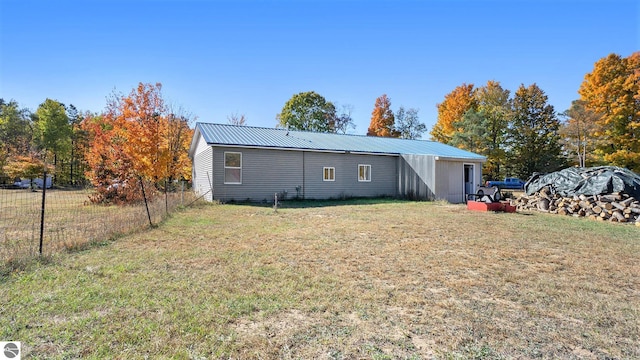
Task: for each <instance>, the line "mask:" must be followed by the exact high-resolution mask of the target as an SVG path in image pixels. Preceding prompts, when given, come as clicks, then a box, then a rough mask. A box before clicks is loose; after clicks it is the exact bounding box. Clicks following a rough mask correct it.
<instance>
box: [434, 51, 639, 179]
mask: <svg viewBox="0 0 640 360" xmlns="http://www.w3.org/2000/svg"><path fill="white" fill-rule="evenodd" d="M578 94H579V95H580V98H579V99H576V100H575V101H573V102H572V104H571V107H570V108H569V109H567V110H566V111H564V112H562V113H556V111H555V110H554V108H553V106H552V105H550V104H548V103H547V100H548V99H547V96H546V95H545V93H544V91H543V90H542V89H540V88H539V87H538V86H537V85H536V84H532V85H529V86H525V85H520V87H519V88H518V89H517V90H516V92H515V93H514V94H513V97H511V96H510V91H509V90H507V89H504V88H503V87H502V86H501V85H500V83H499V82H496V81H489V82H487V84H486V85H484V86H481V87H474V85H473V84H462V85H460V86H458V87H456V88H455V89H454V90H453V91H451V92H450V93H449V94H447V95H446V96H445V98H444V101H443V102H441V103H440V104H438V105H437V106H438V120H437V122H436V124H435V125H434V127H433V129H432V130H431V133H430V134H431V136H432V138H433V139H434V140H437V141H440V142H443V143H446V144H450V145H453V146H456V147H459V148H463V149H467V150H470V151H473V152H476V153H478V154H482V155H484V156H486V157H487V162H486V163H485V165H484V169H483V173H484V174H485V176H486V177H487V178H490V179H498V178H502V177H504V176H511V175H513V176H518V177H521V178H523V179H527V178H528V177H529V176H531V175H532V174H533V173H534V172H543V173H546V172H551V171H556V170H559V169H561V168H563V167H566V166H570V165H576V166H581V167H585V166H597V165H615V166H620V167H625V168H628V169H630V170H633V171H635V172H640V52H636V53H633V54H631V55H630V56H628V57H626V58H625V57H622V56H620V55H617V54H610V55H608V56H607V57H604V58H602V59H600V60H598V61H597V62H596V63H595V65H594V69H593V71H592V72H590V73H588V74H586V75H585V77H584V81H583V82H582V84H581V85H580V88H579V90H578Z"/></svg>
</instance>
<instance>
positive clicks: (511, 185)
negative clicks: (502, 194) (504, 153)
mask: <svg viewBox="0 0 640 360" xmlns="http://www.w3.org/2000/svg"><path fill="white" fill-rule="evenodd" d="M486 186H487V187H492V186H497V187H498V188H500V189H524V181H522V180H520V179H518V178H505V179H504V181H487V185H486Z"/></svg>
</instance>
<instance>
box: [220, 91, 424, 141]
mask: <svg viewBox="0 0 640 360" xmlns="http://www.w3.org/2000/svg"><path fill="white" fill-rule="evenodd" d="M352 109H353V107H352V106H350V105H343V106H342V108H341V109H340V110H339V111H338V110H336V106H335V105H334V104H333V103H332V102H330V101H327V100H326V99H325V98H324V96H322V95H320V94H318V93H316V92H315V91H307V92H301V93H298V94H295V95H293V96H292V97H291V99H289V100H288V101H287V102H286V103H285V104H284V107H283V108H282V111H281V112H280V113H279V114H278V115H276V120H277V126H280V127H284V128H287V129H292V130H304V131H316V132H328V133H341V134H345V133H346V132H347V131H348V130H349V129H355V125H354V123H353V119H352V117H351V112H352ZM231 120H232V119H229V122H230V123H232V121H231ZM425 130H426V126H425V125H424V124H423V123H421V122H420V120H419V117H418V110H417V109H414V108H410V109H407V110H405V108H404V106H401V107H400V108H399V109H398V111H397V112H396V113H395V114H394V112H393V111H392V110H391V99H389V97H388V96H387V95H386V94H383V95H381V96H380V97H378V98H377V99H376V102H375V104H374V109H373V112H372V114H371V125H370V126H369V129H368V131H367V135H369V136H384V137H397V138H404V139H419V138H420V137H421V136H422V133H423V132H425Z"/></svg>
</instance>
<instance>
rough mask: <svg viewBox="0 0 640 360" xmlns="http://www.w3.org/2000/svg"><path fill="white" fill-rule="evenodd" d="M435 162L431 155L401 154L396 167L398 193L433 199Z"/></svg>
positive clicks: (422, 198)
mask: <svg viewBox="0 0 640 360" xmlns="http://www.w3.org/2000/svg"><path fill="white" fill-rule="evenodd" d="M435 162H436V161H435V159H434V157H433V156H432V155H402V156H401V157H400V160H399V167H398V173H399V181H398V191H399V193H400V195H401V196H404V197H408V198H410V199H420V200H435V199H436V194H435V182H436V179H435V172H434V170H435Z"/></svg>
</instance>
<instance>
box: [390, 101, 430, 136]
mask: <svg viewBox="0 0 640 360" xmlns="http://www.w3.org/2000/svg"><path fill="white" fill-rule="evenodd" d="M395 123H396V132H397V133H398V134H399V136H400V138H402V139H420V138H421V137H422V133H424V132H425V131H426V130H427V126H426V125H425V124H423V123H421V122H420V119H419V118H418V109H414V108H410V109H409V110H405V109H404V107H403V106H400V108H399V109H398V111H396V115H395Z"/></svg>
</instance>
